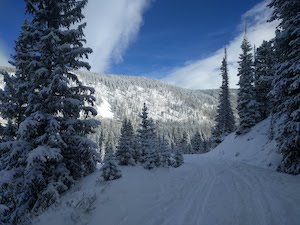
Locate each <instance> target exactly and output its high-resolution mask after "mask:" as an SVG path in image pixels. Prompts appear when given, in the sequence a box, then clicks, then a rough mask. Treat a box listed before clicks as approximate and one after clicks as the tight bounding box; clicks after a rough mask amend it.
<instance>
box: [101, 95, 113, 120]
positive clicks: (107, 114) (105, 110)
mask: <svg viewBox="0 0 300 225" xmlns="http://www.w3.org/2000/svg"><path fill="white" fill-rule="evenodd" d="M97 112H98V114H99V115H100V116H101V117H102V118H108V119H113V118H114V113H113V112H112V111H111V105H110V104H109V102H108V101H107V100H106V99H104V98H102V103H101V105H100V106H99V105H97Z"/></svg>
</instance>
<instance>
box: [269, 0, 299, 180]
mask: <svg viewBox="0 0 300 225" xmlns="http://www.w3.org/2000/svg"><path fill="white" fill-rule="evenodd" d="M269 6H270V7H272V8H273V10H274V11H273V16H272V18H271V20H275V19H279V21H280V24H279V26H278V30H277V33H276V37H275V49H276V52H277V58H278V62H277V65H276V66H275V70H276V73H275V78H274V81H273V89H272V95H273V96H274V101H275V102H276V109H277V112H278V114H279V115H282V116H284V118H285V121H284V123H282V124H281V126H280V127H279V130H280V135H279V137H278V140H277V141H278V145H279V149H280V152H281V153H282V155H283V160H282V162H281V164H280V165H279V167H278V170H279V171H281V172H286V173H290V174H299V173H300V138H299V127H300V109H299V106H300V76H299V74H300V67H299V65H300V29H299V27H300V17H299V12H300V3H299V1H294V0H272V1H271V3H270V5H269Z"/></svg>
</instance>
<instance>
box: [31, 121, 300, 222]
mask: <svg viewBox="0 0 300 225" xmlns="http://www.w3.org/2000/svg"><path fill="white" fill-rule="evenodd" d="M268 127H269V123H268V120H266V121H263V122H262V123H260V124H258V125H257V126H256V127H254V128H253V129H252V130H251V131H250V133H248V134H246V135H243V136H239V137H235V135H234V134H231V135H229V136H228V137H227V138H226V139H225V140H224V142H223V143H222V144H221V145H219V146H218V147H217V148H216V149H214V150H213V151H212V152H210V153H208V154H203V155H186V156H185V163H184V164H183V165H182V166H181V167H179V168H176V169H175V168H169V169H167V168H156V169H154V170H152V171H148V170H145V169H143V168H142V167H140V166H136V167H121V170H122V173H123V177H122V178H121V179H119V180H115V181H112V182H108V183H105V182H103V181H101V180H100V179H99V178H100V172H99V171H97V172H96V173H94V174H92V175H90V176H88V177H86V178H85V179H83V180H82V181H81V182H80V183H79V184H77V185H76V186H74V188H73V189H72V190H71V191H69V192H68V193H67V194H65V195H64V196H63V197H62V198H61V202H60V203H59V204H58V206H56V207H53V208H52V209H50V210H48V211H47V212H46V213H44V214H43V215H42V216H40V217H39V218H38V220H35V222H34V225H53V224H55V225H71V224H89V225H99V224H103V225H141V224H142V225H254V224H255V225H299V224H300V191H299V190H300V176H291V175H287V174H282V173H277V172H276V171H275V170H274V168H276V166H277V164H278V162H279V161H280V156H279V155H278V154H277V153H276V146H275V143H274V142H270V141H268V139H267V135H268V134H267V131H268ZM245 162H246V163H245ZM250 164H252V165H250ZM254 165H256V166H254ZM258 166H260V167H258ZM262 167H265V168H262Z"/></svg>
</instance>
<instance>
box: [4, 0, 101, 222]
mask: <svg viewBox="0 0 300 225" xmlns="http://www.w3.org/2000/svg"><path fill="white" fill-rule="evenodd" d="M25 3H26V12H27V14H28V18H30V21H28V23H30V29H31V32H32V34H34V42H35V43H34V46H30V47H29V50H30V54H29V55H30V57H29V58H28V61H29V64H28V65H29V67H28V68H27V67H25V71H26V77H24V80H21V81H20V83H19V84H18V86H19V87H21V86H22V85H24V86H25V87H26V88H25V90H26V92H25V93H23V94H24V96H26V99H25V100H26V110H25V115H26V117H25V118H23V119H22V121H21V123H20V124H19V126H18V130H17V138H16V140H14V141H13V142H11V143H10V144H9V145H10V148H11V152H10V160H9V163H8V165H7V166H6V168H5V169H4V172H5V171H6V172H7V173H10V174H11V173H13V178H12V180H11V181H10V184H11V185H13V187H12V188H11V189H12V190H11V192H13V193H12V194H13V196H14V200H13V202H14V204H10V205H9V206H8V208H9V212H8V213H7V216H6V217H5V218H4V219H3V220H4V221H5V222H7V223H9V224H20V223H22V222H26V221H24V220H25V219H26V214H28V213H31V214H37V213H40V212H42V211H43V210H44V209H46V208H47V207H48V206H49V205H51V204H53V203H55V202H57V201H58V198H59V196H60V194H61V193H63V192H64V191H66V190H68V189H69V188H70V186H71V185H72V184H73V183H74V181H75V180H76V179H78V178H80V177H82V176H85V175H87V174H89V173H91V172H93V171H94V170H95V169H96V155H97V153H96V149H97V145H96V143H94V142H92V141H91V140H90V139H89V138H88V137H87V135H88V134H90V133H92V132H94V128H95V127H97V126H98V124H99V123H98V122H97V121H96V120H94V119H90V118H89V117H90V115H96V114H97V112H96V111H95V109H94V108H93V107H92V106H93V103H94V101H95V98H94V97H93V95H92V94H93V93H94V89H92V88H90V87H87V86H84V85H83V84H82V83H81V82H80V81H79V79H78V77H77V75H75V74H74V73H71V72H70V71H72V70H77V69H79V68H87V69H89V68H90V67H89V64H88V63H86V62H83V61H81V59H82V58H83V57H87V55H88V54H89V53H90V52H91V49H90V48H84V47H83V43H84V42H85V39H84V34H83V28H84V27H85V24H80V25H78V26H77V25H75V24H76V23H77V22H80V21H81V20H82V19H83V18H84V16H83V14H82V12H81V11H82V8H83V7H84V6H85V5H86V4H87V0H81V1H77V0H56V1H48V0H25ZM24 49H25V50H26V47H24ZM31 53H32V55H31ZM14 60H15V62H14V64H15V65H17V67H18V66H20V65H21V60H20V58H19V57H16V58H14ZM20 68H21V66H20ZM17 72H18V68H17ZM21 75H22V76H23V75H24V74H20V76H21ZM22 78H23V77H22ZM83 117H84V118H83ZM7 146H8V145H7ZM6 185H7V184H1V186H2V187H5V186H6ZM6 190H7V189H6ZM7 195H9V193H7ZM1 219H2V218H1Z"/></svg>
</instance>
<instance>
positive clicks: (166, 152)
mask: <svg viewBox="0 0 300 225" xmlns="http://www.w3.org/2000/svg"><path fill="white" fill-rule="evenodd" d="M158 148H159V151H160V165H161V166H162V167H169V166H170V165H171V149H170V146H169V143H168V141H167V140H166V138H165V136H163V137H160V138H159V140H158Z"/></svg>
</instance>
